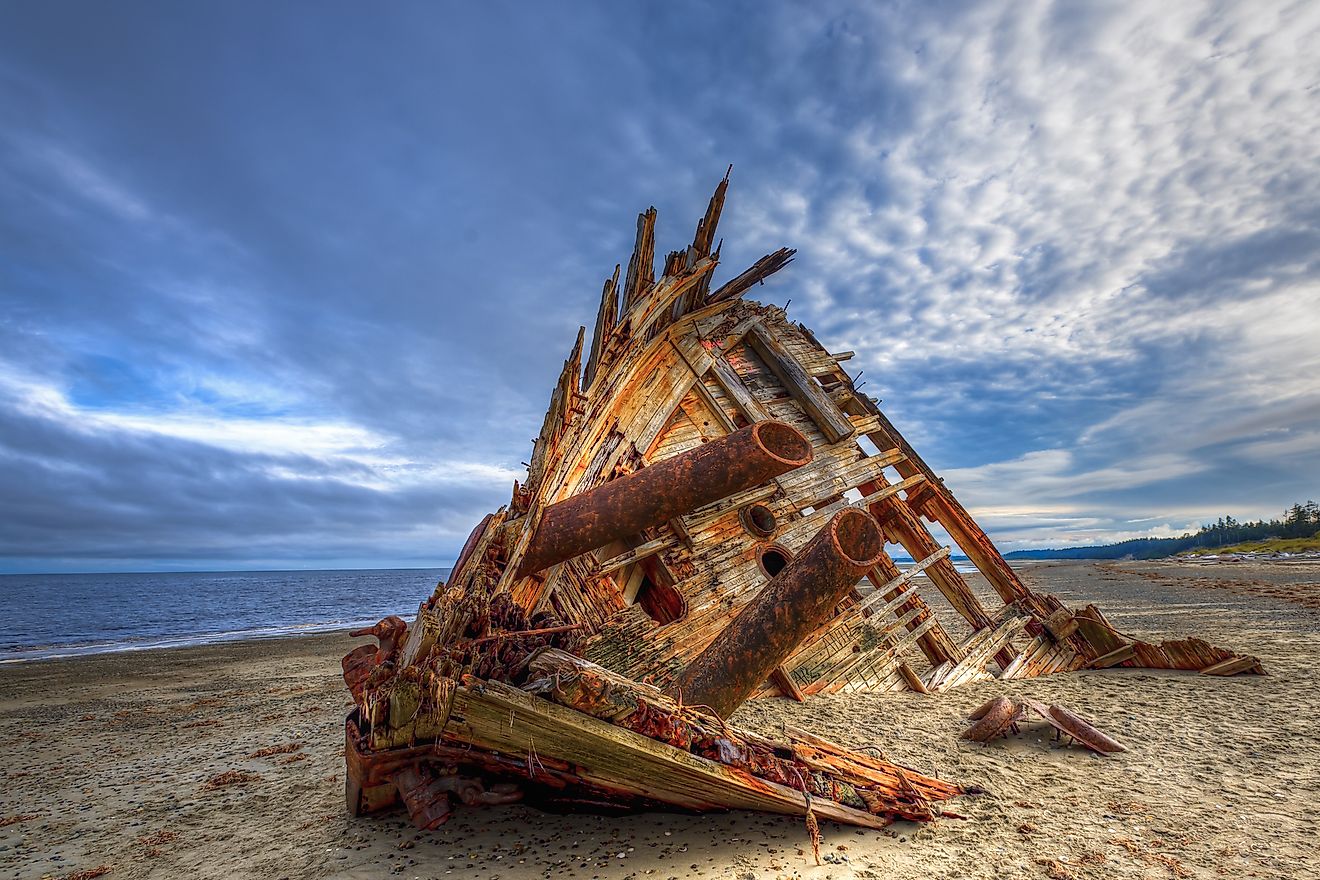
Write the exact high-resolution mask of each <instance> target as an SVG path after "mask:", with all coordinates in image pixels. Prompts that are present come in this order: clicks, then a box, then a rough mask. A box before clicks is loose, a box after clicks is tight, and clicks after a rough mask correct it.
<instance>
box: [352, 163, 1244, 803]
mask: <svg viewBox="0 0 1320 880" xmlns="http://www.w3.org/2000/svg"><path fill="white" fill-rule="evenodd" d="M728 185H729V180H728V177H727V176H726V177H725V178H724V179H723V180H722V181H721V182H720V183H719V185H718V187H717V188H716V191H715V194H714V195H713V196H712V198H711V200H710V203H709V205H708V206H707V209H706V212H705V214H704V215H703V216H702V218H701V219H700V221H699V222H698V223H697V227H696V232H695V234H694V236H693V238H692V240H691V244H688V245H685V246H683V247H680V248H679V249H677V250H674V251H671V252H669V253H668V255H667V256H665V257H664V258H663V260H662V261H661V262H660V263H659V265H660V266H661V272H660V274H659V276H658V277H657V274H656V266H657V262H656V251H655V235H656V220H657V218H656V212H655V210H654V209H651V210H648V211H646V212H644V213H642V214H641V215H640V216H639V217H638V222H637V233H636V243H635V247H634V250H633V253H632V255H631V258H630V259H629V260H628V262H627V264H626V265H627V268H626V270H623V269H621V267H620V266H616V267H615V269H614V272H613V273H612V274H611V276H610V277H609V278H607V279H606V280H605V282H604V285H603V288H602V291H601V297H600V308H599V311H598V313H597V316H596V320H595V322H594V333H593V334H592V336H591V339H590V341H588V339H587V331H586V327H585V326H584V327H582V328H581V329H580V330H579V332H578V334H577V338H576V340H575V342H574V345H573V347H572V349H571V351H570V353H569V356H568V358H567V359H566V360H565V362H564V366H563V369H562V371H561V372H560V374H559V377H558V381H557V382H556V383H555V385H554V388H553V390H552V392H551V395H550V404H549V407H548V409H547V411H546V414H545V418H544V419H543V421H542V425H541V429H540V431H539V433H538V435H537V438H536V440H535V445H534V447H533V450H532V454H531V456H530V459H529V462H528V469H527V476H526V479H525V480H522V481H519V482H517V483H515V484H514V486H513V492H512V495H511V497H510V500H509V503H508V505H507V506H505V507H502V508H501V509H500V510H498V511H496V512H494V513H492V514H490V515H488V516H487V517H485V519H483V520H482V521H481V523H479V524H478V525H477V527H476V528H475V529H474V530H473V532H472V534H471V536H470V537H469V538H468V540H467V542H466V543H465V545H464V547H463V550H462V552H461V554H460V555H459V558H458V560H457V561H456V562H455V564H454V567H453V570H452V572H451V574H450V577H449V579H448V581H447V582H446V583H443V584H440V585H438V587H437V589H436V590H435V592H434V593H433V594H432V595H431V596H430V597H429V598H427V599H426V601H424V602H423V603H422V605H421V607H420V608H419V609H418V614H417V617H416V619H415V621H413V622H412V623H411V624H405V623H404V622H403V621H402V620H401V619H399V618H390V619H387V620H386V621H382V622H381V624H379V625H377V626H376V627H373V628H371V629H370V630H369V631H363V633H362V634H369V635H373V636H375V637H376V638H377V639H378V641H379V647H370V646H364V647H362V648H358V649H356V650H355V651H353V652H352V653H351V654H349V655H348V656H347V657H345V658H344V678H345V682H346V683H347V684H348V686H349V689H350V691H351V693H352V694H353V698H354V703H355V708H354V710H353V712H352V714H351V715H350V716H349V718H348V720H347V722H346V739H347V748H346V755H347V762H348V780H349V782H348V786H349V787H348V802H349V803H348V806H349V809H350V810H351V811H353V812H354V813H360V812H371V811H374V810H379V809H384V808H387V807H389V806H392V805H395V804H398V803H400V802H401V801H402V802H403V803H404V804H405V805H406V806H407V807H408V809H409V811H410V812H411V813H412V815H413V816H414V819H415V820H416V821H417V822H418V823H419V824H422V825H423V826H425V827H433V826H434V825H435V824H436V823H439V822H443V821H445V819H446V818H447V817H448V815H449V814H450V811H451V809H453V808H454V807H456V806H459V805H483V804H499V803H506V802H510V801H512V800H515V799H519V798H520V799H522V800H525V801H527V802H529V803H540V804H552V805H561V806H562V805H568V806H574V807H583V808H586V807H591V808H598V809H655V808H670V809H686V810H708V809H735V808H745V809H758V810H768V811H772V812H780V813H789V814H796V815H802V816H805V817H807V818H808V820H809V823H813V822H814V818H812V817H815V816H820V817H825V818H830V819H834V820H837V821H840V822H848V823H853V824H857V825H864V826H869V827H878V826H880V825H883V824H884V823H886V822H888V821H890V820H892V819H893V818H895V817H903V818H910V819H927V818H930V817H931V816H933V815H934V814H935V804H937V803H938V802H939V801H942V800H944V799H947V798H950V797H954V796H957V795H958V794H959V793H961V792H962V791H963V789H962V788H960V787H959V786H957V785H954V784H951V783H947V782H941V781H939V780H935V779H930V778H928V777H925V776H922V775H921V774H918V773H916V772H914V771H911V770H907V769H904V768H900V767H898V766H897V765H892V764H889V763H887V762H885V761H882V760H879V759H874V758H870V757H868V756H865V755H861V754H859V753H856V752H851V751H849V750H848V749H845V748H843V747H842V746H838V745H836V744H833V743H828V742H826V741H824V740H821V739H819V738H818V737H814V736H812V735H811V734H809V733H808V732H806V731H797V732H794V733H791V734H790V735H788V736H787V737H786V738H785V741H783V742H771V741H769V740H765V739H763V738H761V737H757V736H754V735H753V734H750V733H748V732H746V731H739V730H737V729H735V728H733V727H731V726H729V725H728V724H727V723H726V722H725V721H723V720H722V719H723V718H727V717H728V716H729V715H730V713H732V712H733V711H734V710H735V709H736V708H737V706H738V705H739V704H740V703H741V702H742V701H743V700H744V699H747V698H756V697H769V696H775V695H785V696H789V697H792V698H793V699H797V700H803V699H810V698H811V697H812V696H813V695H815V694H819V693H832V692H839V691H856V690H866V691H893V690H912V691H917V692H919V693H922V694H931V695H936V694H939V693H942V692H943V691H946V690H949V689H951V688H955V687H959V686H961V685H963V684H966V683H969V682H974V681H979V680H984V679H987V678H998V679H1000V680H1004V681H1007V680H1014V679H1018V678H1031V677H1035V676H1040V675H1047V674H1051V673H1055V672H1067V671H1074V670H1081V669H1085V668H1088V667H1092V668H1110V667H1115V666H1124V667H1153V668H1161V669H1184V670H1194V671H1203V672H1205V673H1206V674H1210V675H1232V674H1239V673H1260V672H1263V669H1262V668H1261V665H1260V663H1259V661H1258V660H1257V659H1256V658H1254V657H1250V656H1246V655H1240V654H1236V653H1234V652H1232V651H1228V650H1225V649H1222V648H1218V647H1214V646H1212V645H1209V644H1207V643H1205V642H1203V641H1201V640H1199V639H1194V638H1193V639H1183V640H1173V641H1165V642H1162V643H1161V644H1159V645H1155V644H1152V643H1148V642H1144V641H1140V640H1138V639H1134V638H1131V637H1128V636H1125V635H1123V634H1122V633H1120V632H1119V631H1118V630H1116V629H1115V628H1114V627H1113V626H1112V625H1111V624H1110V623H1109V621H1108V620H1106V619H1105V617H1104V615H1103V614H1102V613H1101V612H1100V610H1099V609H1098V608H1096V607H1095V606H1086V607H1085V608H1082V609H1070V608H1068V607H1066V606H1065V605H1064V604H1063V603H1062V602H1060V601H1059V600H1057V599H1056V598H1054V597H1052V596H1048V595H1044V594H1039V593H1036V592H1034V591H1032V590H1030V589H1029V588H1028V587H1027V586H1026V585H1025V584H1023V583H1022V581H1021V580H1020V579H1019V578H1018V576H1017V574H1016V573H1015V572H1014V571H1013V569H1012V568H1011V567H1010V566H1009V565H1008V564H1007V563H1006V562H1005V561H1004V559H1003V557H1002V556H1001V555H1000V554H999V552H998V551H997V550H996V549H995V547H994V545H993V543H992V542H991V541H990V539H989V538H988V537H987V536H986V534H985V532H984V531H983V530H982V529H981V528H980V526H978V525H977V523H976V522H975V520H974V519H973V518H972V517H971V515H970V514H969V513H968V512H967V511H966V510H965V509H964V508H963V507H962V505H961V504H959V502H958V501H957V499H956V498H954V496H953V494H952V492H951V491H950V490H949V488H948V487H946V486H945V485H944V483H943V481H942V480H941V479H940V478H939V477H938V476H937V475H936V473H935V472H934V471H933V470H932V469H931V468H930V466H929V465H927V464H926V462H925V461H923V460H922V458H921V457H920V455H919V454H918V453H917V451H916V450H915V449H913V447H912V446H911V445H910V444H909V443H908V442H907V440H906V439H905V438H904V437H903V435H902V434H901V433H900V432H899V431H898V430H897V428H895V426H894V425H893V424H892V423H891V422H890V421H889V419H888V418H887V417H886V416H885V415H884V413H882V412H881V411H880V409H879V405H878V404H879V402H878V401H877V400H875V399H874V398H872V397H870V396H868V395H866V394H864V393H862V392H861V391H860V390H859V386H858V384H857V382H856V381H855V379H854V377H853V376H851V375H850V374H849V373H848V371H847V370H846V369H845V367H844V364H845V362H846V361H848V360H849V359H850V358H852V357H853V352H851V351H844V352H838V353H831V352H829V351H827V350H826V349H825V347H824V346H822V345H821V344H820V342H819V341H818V340H817V339H816V337H815V336H814V335H812V333H811V331H810V330H808V329H807V328H806V327H804V326H803V325H801V324H795V323H793V322H791V321H789V319H788V316H787V313H786V312H785V310H784V309H781V308H778V307H776V306H772V305H762V304H758V303H755V302H752V301H749V300H747V299H744V294H746V293H747V292H748V291H749V290H751V289H752V288H753V287H754V286H756V285H757V284H759V283H762V282H764V281H766V280H767V279H769V278H771V277H773V276H774V274H775V273H776V272H779V271H780V270H782V269H783V268H784V267H785V266H786V265H788V264H789V262H790V261H791V259H792V256H793V251H791V250H788V249H781V250H778V251H775V252H773V253H770V254H767V255H766V256H765V257H763V258H762V259H761V260H758V261H757V262H756V264H755V265H753V266H752V267H751V268H750V269H748V270H747V271H746V272H743V273H742V274H740V275H737V276H735V277H734V278H733V279H732V280H730V281H727V282H725V283H724V284H723V285H715V286H713V285H712V278H713V276H714V273H715V270H716V268H717V265H718V263H719V258H720V252H719V247H718V245H717V242H718V240H719V239H718V237H717V235H716V227H717V225H718V222H719V219H720V215H721V213H722V210H723V205H724V201H725V196H726V194H727V191H728ZM621 276H622V279H621ZM927 522H931V523H937V524H938V525H939V526H941V527H942V528H943V530H944V531H945V532H947V534H948V535H949V536H951V537H952V539H953V541H954V542H955V544H956V547H953V548H950V547H944V546H941V544H940V542H939V541H938V540H936V538H935V537H934V535H933V534H932V532H931V530H930V529H929V528H928V527H927ZM841 524H846V526H847V528H846V529H845V530H844V531H845V532H846V534H845V535H844V538H845V539H846V540H841V539H840V537H839V535H840V526H841ZM889 545H894V547H892V548H891V547H890V546H889ZM899 553H904V554H907V555H908V556H910V557H911V558H912V559H913V560H914V563H913V565H912V566H911V567H909V568H907V569H906V570H904V569H903V568H901V567H900V566H899V565H898V563H897V562H896V561H895V557H896V556H897V555H898V554H899ZM954 553H961V554H962V555H963V556H964V557H965V558H966V559H967V560H968V561H969V562H970V564H972V565H974V566H975V567H976V569H977V570H978V571H979V572H980V573H981V574H982V575H983V576H984V577H985V579H986V581H987V582H988V583H989V584H990V586H991V587H992V588H993V589H994V591H995V593H996V594H997V596H998V599H999V600H1000V602H999V603H996V604H997V605H998V607H992V608H987V607H986V606H985V604H984V603H983V602H982V600H981V599H980V597H979V596H978V595H977V593H976V592H974V591H973V590H972V589H971V588H970V587H969V585H968V583H967V580H966V578H965V577H964V576H963V574H962V572H961V571H960V570H959V567H958V565H957V564H955V561H954V555H953V554H954ZM1000 603H1002V604H1000ZM954 622H957V623H958V624H959V626H958V627H951V626H949V625H950V624H952V623H954ZM960 629H961V630H969V631H970V632H969V633H968V634H965V635H958V633H959V630H960ZM1001 711H1003V710H1001ZM1010 714H1011V715H1013V716H1016V715H1017V710H1014V711H1012V712H1011V713H1010ZM1050 719H1052V720H1051V723H1055V724H1057V725H1061V726H1063V727H1066V728H1068V730H1069V734H1070V735H1072V736H1075V737H1076V736H1078V733H1077V732H1075V731H1080V732H1081V734H1082V736H1083V737H1091V739H1092V740H1093V741H1094V740H1095V737H1094V736H1092V735H1091V734H1088V733H1087V732H1086V730H1085V729H1084V728H1082V727H1081V726H1080V725H1079V724H1078V723H1077V721H1078V720H1079V719H1073V718H1070V717H1068V716H1059V715H1051V716H1050ZM996 723H997V722H996ZM1009 723H1012V722H1011V721H1010V722H1009ZM1079 738H1080V737H1079ZM1101 744H1102V745H1103V743H1101Z"/></svg>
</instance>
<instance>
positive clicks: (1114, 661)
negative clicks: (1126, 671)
mask: <svg viewBox="0 0 1320 880" xmlns="http://www.w3.org/2000/svg"><path fill="white" fill-rule="evenodd" d="M1135 656H1137V646H1136V645H1132V644H1130V645H1123V646H1122V647H1119V648H1115V649H1114V650H1112V651H1110V652H1109V653H1108V654H1103V655H1101V656H1099V657H1097V658H1095V659H1094V660H1092V661H1091V662H1090V663H1089V664H1087V666H1088V668H1090V669H1108V668H1109V667H1111V666H1117V665H1118V664H1120V663H1126V662H1127V661H1128V660H1131V659H1132V658H1133V657H1135Z"/></svg>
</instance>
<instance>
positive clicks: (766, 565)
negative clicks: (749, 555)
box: [756, 544, 793, 577]
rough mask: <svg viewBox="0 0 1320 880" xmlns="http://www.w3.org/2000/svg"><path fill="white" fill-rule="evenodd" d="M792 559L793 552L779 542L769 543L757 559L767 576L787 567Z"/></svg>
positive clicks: (771, 575) (772, 575)
mask: <svg viewBox="0 0 1320 880" xmlns="http://www.w3.org/2000/svg"><path fill="white" fill-rule="evenodd" d="M792 559H793V554H792V553H790V552H789V551H788V550H787V549H785V548H783V547H781V546H779V545H778V544H767V545H766V546H764V547H762V548H761V550H760V552H759V553H758V554H757V558H756V561H757V564H758V565H760V566H761V571H763V572H765V574H766V576H767V577H774V576H775V575H777V574H779V573H780V572H781V571H783V570H784V569H785V568H787V567H788V563H789V562H791V561H792Z"/></svg>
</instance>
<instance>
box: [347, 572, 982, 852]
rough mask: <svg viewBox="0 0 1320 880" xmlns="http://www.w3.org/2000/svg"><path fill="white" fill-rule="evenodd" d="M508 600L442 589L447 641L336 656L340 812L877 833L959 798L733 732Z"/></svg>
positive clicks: (801, 747)
mask: <svg viewBox="0 0 1320 880" xmlns="http://www.w3.org/2000/svg"><path fill="white" fill-rule="evenodd" d="M507 595H508V594H506V593H500V594H496V595H495V596H493V597H489V599H485V598H483V597H481V596H480V595H475V594H472V593H468V592H466V591H463V590H461V589H460V588H447V589H445V590H442V591H441V592H440V593H438V594H437V596H438V599H437V601H435V602H434V603H432V605H431V606H430V607H429V608H428V609H427V613H429V614H430V615H432V617H433V618H434V617H443V618H444V620H445V622H446V624H447V625H448V626H449V627H450V638H449V639H448V640H446V641H444V642H440V643H438V644H435V645H432V646H431V648H430V649H429V650H428V651H427V653H426V655H425V657H424V658H422V659H419V660H417V661H415V662H412V663H409V664H407V665H403V666H401V665H400V664H401V660H402V657H401V656H400V651H399V650H398V649H397V648H396V649H395V650H393V651H391V650H389V648H387V647H386V645H388V644H389V643H388V641H384V642H383V643H382V648H383V649H384V653H376V654H373V655H372V656H371V657H370V658H368V659H365V660H364V659H363V658H364V657H365V652H362V653H355V654H350V655H349V656H348V657H345V659H344V669H345V677H346V678H350V679H352V680H356V681H361V682H362V686H360V687H358V688H357V689H356V690H355V691H354V696H355V699H356V701H357V708H356V709H355V710H354V712H353V713H352V714H351V715H350V716H349V719H348V722H347V729H346V733H347V738H346V751H345V754H346V756H347V761H348V774H347V780H348V789H347V795H348V806H349V808H350V810H351V811H352V812H353V813H355V814H357V813H362V812H371V811H375V810H379V809H383V808H385V807H388V806H391V805H393V804H395V803H398V802H400V801H402V802H403V804H404V805H405V806H406V807H407V809H408V811H409V813H410V815H411V816H412V818H413V820H414V822H416V823H417V825H418V826H419V827H422V828H435V827H437V826H438V825H440V824H442V823H443V822H444V821H446V820H447V819H448V818H449V816H450V814H451V811H452V809H453V807H454V806H455V805H456V804H458V803H462V804H466V805H469V806H479V805H498V804H506V803H513V802H517V801H524V800H526V801H528V802H530V803H534V804H537V805H540V806H544V807H555V808H561V809H562V808H565V807H568V808H574V809H595V810H629V809H658V808H668V809H674V808H677V809H683V810H693V811H708V810H724V809H752V810H762V811H767V812H777V813H787V814H790V815H802V816H807V815H811V816H816V817H822V818H828V819H833V820H835V821H838V822H843V823H847V824H852V825H860V826H864V827H871V828H880V827H884V826H885V825H886V824H888V823H889V822H892V821H893V820H895V819H900V818H901V819H910V820H916V821H925V820H929V819H931V818H934V816H935V815H936V813H935V811H934V806H933V805H934V804H935V803H937V802H939V801H942V800H946V799H948V798H951V797H955V796H957V795H960V794H963V793H965V790H964V789H963V788H962V787H961V786H958V785H954V784H951V783H947V782H943V781H940V780H938V779H933V778H930V777H927V776H923V775H921V774H920V773H917V772H915V771H912V770H908V769H905V768H903V767H900V766H898V765H896V764H892V763H890V762H888V761H885V760H883V759H880V758H873V757H870V756H867V755H861V754H857V753H853V752H850V751H849V750H847V749H845V748H844V747H842V746H839V745H836V744H834V743H831V742H829V741H827V740H824V739H821V738H818V737H814V736H811V735H810V734H808V733H806V732H804V731H789V733H788V735H787V736H786V739H785V740H784V741H782V742H781V741H775V740H772V739H768V738H766V737H763V736H759V735H757V734H754V733H750V732H748V731H744V730H740V729H738V728H736V727H733V726H731V725H729V724H727V723H726V722H725V721H724V720H723V719H722V718H720V717H719V716H718V715H716V714H715V713H714V712H713V711H711V710H710V709H709V708H708V707H705V706H688V705H683V704H682V703H681V702H680V701H679V700H678V699H675V698H674V697H672V696H670V695H667V694H665V693H664V692H662V691H661V690H659V689H658V688H655V687H654V686H651V685H647V684H643V683H640V682H637V681H633V680H631V679H628V678H625V677H624V676H621V675H619V674H617V673H613V672H610V671H609V670H607V669H604V668H602V667H600V666H597V665H595V664H594V663H591V662H590V661H587V660H584V659H582V658H581V657H579V656H577V655H576V654H574V653H572V652H571V651H572V649H573V648H574V646H575V645H576V639H577V638H578V636H577V628H576V627H574V626H571V625H559V624H557V623H556V622H555V621H554V620H553V619H551V618H547V617H540V618H530V619H529V618H527V617H526V616H525V615H524V614H523V613H522V612H521V609H520V608H519V607H518V606H517V605H514V604H511V603H510V601H509V600H508V598H507ZM384 629H386V630H388V631H387V633H386V635H387V637H388V636H390V635H393V634H394V629H393V627H387V628H384ZM566 649H567V650H566ZM377 650H378V651H379V650H381V649H377Z"/></svg>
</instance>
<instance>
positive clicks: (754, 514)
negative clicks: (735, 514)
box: [741, 504, 779, 538]
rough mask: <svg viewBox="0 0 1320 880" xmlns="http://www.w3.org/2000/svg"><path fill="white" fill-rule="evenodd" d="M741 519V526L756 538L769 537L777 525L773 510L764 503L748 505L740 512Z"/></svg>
mask: <svg viewBox="0 0 1320 880" xmlns="http://www.w3.org/2000/svg"><path fill="white" fill-rule="evenodd" d="M741 519H742V524H743V527H744V528H745V529H747V531H749V532H751V533H752V534H753V535H756V536H757V537H758V538H768V537H770V536H771V535H773V534H774V533H775V529H776V528H778V527H779V521H778V520H777V519H775V514H774V511H772V510H771V509H770V508H768V507H766V506H765V505H764V504H753V505H752V506H751V507H748V508H747V509H745V510H744V511H743V512H742V514H741Z"/></svg>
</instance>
